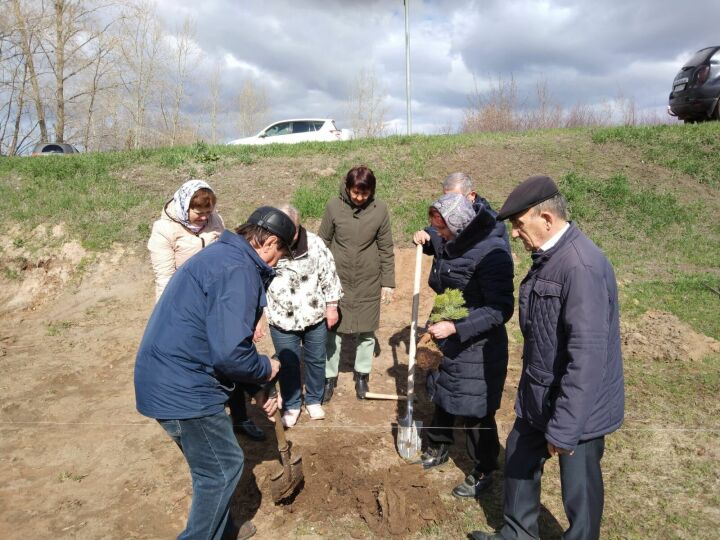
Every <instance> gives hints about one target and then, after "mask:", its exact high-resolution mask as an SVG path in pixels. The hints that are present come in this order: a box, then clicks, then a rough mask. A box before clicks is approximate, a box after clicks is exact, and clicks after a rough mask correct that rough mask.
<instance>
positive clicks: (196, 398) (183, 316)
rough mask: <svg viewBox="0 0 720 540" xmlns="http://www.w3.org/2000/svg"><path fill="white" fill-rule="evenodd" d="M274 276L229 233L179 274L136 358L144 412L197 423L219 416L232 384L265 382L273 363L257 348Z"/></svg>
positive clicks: (137, 384) (138, 392) (160, 303)
mask: <svg viewBox="0 0 720 540" xmlns="http://www.w3.org/2000/svg"><path fill="white" fill-rule="evenodd" d="M274 275H275V272H274V271H273V269H272V268H271V267H270V266H268V265H267V264H265V262H264V261H263V260H262V259H261V258H260V257H259V256H258V254H257V252H256V251H255V250H254V249H253V248H252V247H251V246H250V244H248V242H247V241H246V240H245V239H244V238H242V237H240V236H238V235H236V234H234V233H231V232H230V231H224V232H223V233H222V235H221V236H220V239H219V240H218V241H217V242H215V243H213V244H211V245H210V246H208V247H206V248H205V249H203V250H202V251H200V252H199V253H197V254H196V255H194V256H193V257H191V258H190V259H189V260H188V261H187V262H186V263H185V264H183V265H182V266H181V267H180V268H178V270H177V271H176V272H175V274H174V275H173V277H172V278H171V279H170V282H169V283H168V285H167V288H166V289H165V291H164V292H163V294H162V296H161V297H160V300H159V301H158V303H157V304H156V305H155V309H154V310H153V312H152V315H151V316H150V320H149V321H148V324H147V327H146V328H145V334H144V335H143V339H142V342H141V343H140V349H139V350H138V353H137V358H136V360H135V399H136V403H137V409H138V411H139V412H140V413H141V414H144V415H145V416H149V417H151V418H158V419H165V420H170V419H187V418H199V417H202V416H208V415H211V414H217V413H219V412H222V411H223V410H224V407H225V402H226V401H227V399H228V395H229V393H230V392H231V391H232V389H233V387H234V382H246V383H261V382H263V381H265V380H266V379H267V378H268V376H269V375H270V371H271V370H270V361H269V360H268V358H267V357H266V356H262V355H259V354H258V352H257V350H256V349H255V345H254V343H253V333H254V330H255V325H256V324H257V321H258V320H259V318H260V316H261V315H262V310H263V307H265V305H266V301H265V287H266V286H267V285H268V284H269V281H270V280H271V279H272V277H273V276H274Z"/></svg>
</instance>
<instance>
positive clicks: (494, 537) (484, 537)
mask: <svg viewBox="0 0 720 540" xmlns="http://www.w3.org/2000/svg"><path fill="white" fill-rule="evenodd" d="M469 536H470V538H471V539H472V540H505V537H504V536H503V535H502V534H500V533H499V532H496V533H486V532H482V531H473V532H471V533H470V535H469Z"/></svg>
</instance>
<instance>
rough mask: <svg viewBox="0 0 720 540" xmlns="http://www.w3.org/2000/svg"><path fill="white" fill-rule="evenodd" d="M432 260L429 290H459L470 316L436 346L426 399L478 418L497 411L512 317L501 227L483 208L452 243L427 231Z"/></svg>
mask: <svg viewBox="0 0 720 540" xmlns="http://www.w3.org/2000/svg"><path fill="white" fill-rule="evenodd" d="M426 231H427V232H428V233H429V234H430V239H431V240H430V243H428V244H425V252H426V253H428V254H433V255H434V256H435V257H434V259H433V267H432V270H431V272H430V278H429V280H428V281H429V285H430V287H432V289H433V290H434V291H435V292H437V293H442V292H444V291H445V290H446V289H450V288H452V289H460V290H461V291H462V292H463V298H464V299H465V305H466V306H467V307H468V309H469V310H470V313H469V314H468V316H467V317H465V318H464V319H461V320H458V321H455V329H456V331H457V333H456V334H454V335H452V336H450V337H449V338H447V339H444V340H442V341H441V342H440V343H439V345H440V349H441V350H442V352H443V360H442V363H441V364H440V367H439V368H438V371H436V372H432V373H430V374H428V379H427V385H428V393H429V395H430V398H431V399H432V400H433V402H434V403H436V404H437V405H439V406H440V407H442V408H443V409H444V410H445V411H447V412H449V413H451V414H455V415H459V416H472V417H476V418H482V417H484V416H487V415H488V414H490V413H494V412H495V411H496V410H497V409H498V408H499V407H500V399H501V397H502V391H503V386H504V383H505V376H506V374H507V362H508V340H507V332H506V330H505V323H506V322H507V321H508V320H509V319H510V317H511V316H512V313H513V305H514V297H513V262H512V256H511V254H510V248H509V246H508V243H507V232H506V229H505V225H504V224H503V223H499V222H497V221H496V220H495V214H494V212H492V210H491V209H490V208H489V206H487V205H484V206H481V207H478V211H477V215H476V216H475V219H473V221H472V222H471V223H470V224H469V225H468V226H467V227H466V228H465V229H463V231H462V232H461V233H460V234H459V235H458V236H457V237H456V238H454V239H453V240H451V241H450V242H447V243H446V242H444V241H443V240H442V238H440V236H438V234H437V232H436V231H435V230H434V229H431V228H428V229H426Z"/></svg>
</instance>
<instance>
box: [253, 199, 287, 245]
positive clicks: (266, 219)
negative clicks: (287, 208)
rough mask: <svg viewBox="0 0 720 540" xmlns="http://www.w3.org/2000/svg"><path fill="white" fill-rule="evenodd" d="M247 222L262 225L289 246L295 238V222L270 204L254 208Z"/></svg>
mask: <svg viewBox="0 0 720 540" xmlns="http://www.w3.org/2000/svg"><path fill="white" fill-rule="evenodd" d="M247 222H248V223H251V224H252V225H257V226H258V227H262V228H263V229H265V230H266V231H268V232H270V233H272V234H274V235H275V236H277V237H278V238H280V240H282V241H283V242H285V245H286V246H287V247H290V246H291V245H292V243H293V238H295V224H294V223H293V221H292V219H290V217H289V216H288V215H287V214H286V213H285V212H283V211H281V210H278V209H277V208H274V207H272V206H261V207H260V208H258V209H256V210H255V211H254V212H253V213H252V214H250V217H249V218H248V219H247Z"/></svg>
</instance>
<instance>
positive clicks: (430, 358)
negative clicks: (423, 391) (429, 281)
mask: <svg viewBox="0 0 720 540" xmlns="http://www.w3.org/2000/svg"><path fill="white" fill-rule="evenodd" d="M468 313H469V311H468V309H467V308H466V307H465V299H464V298H463V295H462V291H460V290H459V289H447V290H446V291H445V292H444V293H442V294H438V295H437V296H436V297H435V301H434V302H433V308H432V311H431V312H430V322H431V323H433V324H434V323H437V322H440V321H457V320H459V319H463V318H465V317H467V316H468ZM442 357H443V354H442V352H441V351H440V349H439V348H438V346H437V343H436V342H435V340H434V339H433V338H432V336H431V335H430V333H429V332H428V333H426V334H423V336H422V337H421V338H420V340H419V341H418V347H417V363H418V366H420V367H421V368H423V369H425V370H434V369H437V368H438V366H439V365H440V362H441V361H442Z"/></svg>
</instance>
